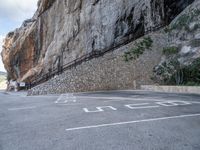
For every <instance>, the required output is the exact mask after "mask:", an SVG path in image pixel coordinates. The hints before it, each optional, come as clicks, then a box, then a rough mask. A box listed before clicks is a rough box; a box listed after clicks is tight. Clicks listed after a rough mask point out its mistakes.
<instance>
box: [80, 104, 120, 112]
mask: <svg viewBox="0 0 200 150" xmlns="http://www.w3.org/2000/svg"><path fill="white" fill-rule="evenodd" d="M103 108H109V109H112V110H117V109H116V108H114V107H112V106H101V107H96V109H97V110H93V111H90V110H88V109H87V108H83V110H84V111H85V112H86V113H94V112H103V111H104V110H103Z"/></svg>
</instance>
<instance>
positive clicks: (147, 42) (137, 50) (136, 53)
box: [123, 37, 153, 62]
mask: <svg viewBox="0 0 200 150" xmlns="http://www.w3.org/2000/svg"><path fill="white" fill-rule="evenodd" d="M152 43H153V40H152V39H151V37H145V38H144V39H143V40H142V41H141V42H138V43H136V47H134V48H132V49H130V50H129V51H127V52H125V53H124V56H123V57H124V60H125V61H126V62H128V61H130V60H133V59H135V60H136V59H137V58H139V57H140V55H142V54H143V53H144V51H145V50H146V49H150V48H151V46H152Z"/></svg>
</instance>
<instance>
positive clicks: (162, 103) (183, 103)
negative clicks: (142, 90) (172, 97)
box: [156, 101, 192, 107]
mask: <svg viewBox="0 0 200 150" xmlns="http://www.w3.org/2000/svg"><path fill="white" fill-rule="evenodd" d="M156 103H157V104H158V105H161V106H165V107H168V106H184V105H191V104H192V103H189V102H186V101H165V102H156Z"/></svg>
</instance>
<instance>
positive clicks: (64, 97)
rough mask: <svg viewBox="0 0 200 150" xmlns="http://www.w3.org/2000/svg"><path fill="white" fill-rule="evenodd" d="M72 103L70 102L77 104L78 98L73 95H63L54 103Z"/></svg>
mask: <svg viewBox="0 0 200 150" xmlns="http://www.w3.org/2000/svg"><path fill="white" fill-rule="evenodd" d="M68 102H69V103H70V102H73V103H75V102H76V96H74V94H73V93H69V94H61V95H60V96H59V97H58V99H57V100H56V101H55V102H54V103H55V104H58V103H60V104H65V103H68Z"/></svg>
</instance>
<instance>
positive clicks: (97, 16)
mask: <svg viewBox="0 0 200 150" xmlns="http://www.w3.org/2000/svg"><path fill="white" fill-rule="evenodd" d="M191 2H193V0H187V1H185V0H39V2H38V10H37V12H36V13H35V15H34V16H33V18H31V19H29V20H26V21H25V22H24V23H23V25H22V26H21V27H20V28H19V29H16V30H15V31H14V32H10V33H9V34H8V35H7V37H6V39H5V43H4V46H3V52H2V56H3V62H4V64H5V68H6V70H7V72H8V76H9V77H10V78H11V79H13V80H19V81H31V80H32V78H33V77H35V76H36V75H42V74H44V73H48V72H49V71H51V70H53V69H55V68H58V67H59V66H62V65H63V64H66V63H67V62H69V61H72V60H74V59H76V58H77V57H80V56H82V55H83V54H86V53H89V52H91V51H94V50H98V51H101V50H103V49H105V48H111V47H113V46H114V45H117V44H119V43H123V42H125V41H127V40H128V39H130V38H133V37H138V36H139V35H142V34H144V32H145V30H146V29H147V28H149V27H153V26H156V25H158V24H163V23H166V22H167V23H168V22H170V21H171V20H172V19H173V18H174V17H175V16H176V15H177V14H178V13H180V12H181V11H182V10H183V9H184V8H185V7H186V6H187V5H188V4H190V3H191Z"/></svg>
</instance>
